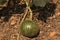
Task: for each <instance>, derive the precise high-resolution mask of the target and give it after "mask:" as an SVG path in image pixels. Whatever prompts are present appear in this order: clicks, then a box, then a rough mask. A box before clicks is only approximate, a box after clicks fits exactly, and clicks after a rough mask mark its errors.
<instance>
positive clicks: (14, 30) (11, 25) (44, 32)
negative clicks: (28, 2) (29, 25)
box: [0, 0, 60, 40]
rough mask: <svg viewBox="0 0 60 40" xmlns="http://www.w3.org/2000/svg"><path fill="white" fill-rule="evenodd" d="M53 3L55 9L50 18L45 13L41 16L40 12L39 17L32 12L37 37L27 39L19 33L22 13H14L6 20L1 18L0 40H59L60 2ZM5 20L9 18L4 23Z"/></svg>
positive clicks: (37, 13) (55, 0)
mask: <svg viewBox="0 0 60 40" xmlns="http://www.w3.org/2000/svg"><path fill="white" fill-rule="evenodd" d="M57 1H58V2H57ZM53 2H54V3H56V8H55V9H54V14H53V15H52V16H47V15H51V14H46V13H45V14H46V15H45V14H41V13H42V12H41V13H40V15H39V12H33V14H34V15H33V21H35V22H36V23H37V24H38V26H39V27H40V32H39V34H38V36H37V37H34V38H28V37H25V36H23V35H22V34H21V33H20V22H21V19H22V17H23V15H24V13H21V14H19V13H16V14H12V16H11V17H10V16H6V18H5V16H1V18H0V40H60V0H54V1H53ZM52 11H53V10H52ZM51 13H53V12H51ZM0 15H1V14H0ZM5 15H6V14H5ZM38 15H39V16H38ZM41 15H42V16H41ZM43 16H44V17H43ZM45 16H47V17H45ZM9 17H10V18H9ZM42 17H43V18H42ZM7 18H9V20H8V21H6V20H7ZM45 18H46V19H45Z"/></svg>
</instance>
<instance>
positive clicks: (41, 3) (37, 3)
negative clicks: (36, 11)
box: [33, 0, 51, 7]
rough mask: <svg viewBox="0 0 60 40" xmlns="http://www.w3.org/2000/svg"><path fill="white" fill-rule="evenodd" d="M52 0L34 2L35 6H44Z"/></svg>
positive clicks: (35, 0) (36, 0) (34, 0)
mask: <svg viewBox="0 0 60 40" xmlns="http://www.w3.org/2000/svg"><path fill="white" fill-rule="evenodd" d="M50 1H51V0H33V4H34V5H35V6H40V7H44V6H45V5H46V3H48V2H50Z"/></svg>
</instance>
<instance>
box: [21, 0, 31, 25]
mask: <svg viewBox="0 0 60 40" xmlns="http://www.w3.org/2000/svg"><path fill="white" fill-rule="evenodd" d="M25 2H26V5H27V7H26V10H25V14H24V17H23V18H22V21H21V22H20V25H21V23H22V22H23V21H24V19H25V17H26V15H27V13H28V10H29V13H30V17H29V20H31V21H32V10H31V9H30V6H29V5H28V2H27V1H26V0H25Z"/></svg>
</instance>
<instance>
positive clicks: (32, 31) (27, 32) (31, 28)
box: [20, 20, 40, 37]
mask: <svg viewBox="0 0 60 40" xmlns="http://www.w3.org/2000/svg"><path fill="white" fill-rule="evenodd" d="M20 29H21V33H22V35H24V36H27V37H35V36H37V34H38V33H39V31H40V29H39V27H38V25H37V24H36V23H34V22H32V21H29V20H26V21H23V22H22V24H21V28H20Z"/></svg>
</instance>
